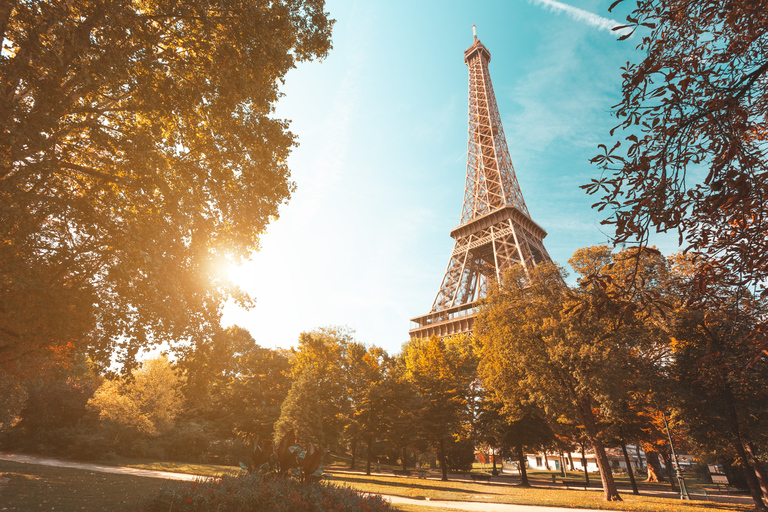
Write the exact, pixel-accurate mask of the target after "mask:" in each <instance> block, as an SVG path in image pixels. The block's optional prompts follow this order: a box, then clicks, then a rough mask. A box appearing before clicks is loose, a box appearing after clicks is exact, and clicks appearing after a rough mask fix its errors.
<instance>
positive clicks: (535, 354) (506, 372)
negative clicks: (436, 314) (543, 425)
mask: <svg viewBox="0 0 768 512" xmlns="http://www.w3.org/2000/svg"><path fill="white" fill-rule="evenodd" d="M589 252H593V253H597V254H602V253H603V251H601V250H593V251H587V253H589ZM577 256H579V253H577V255H576V256H575V259H576V257H577ZM575 266H576V267H578V264H577V265H575ZM582 285H583V286H581V287H579V288H578V289H576V290H572V289H570V288H569V287H568V286H566V285H565V283H564V276H563V274H562V273H561V270H560V269H559V268H558V267H557V266H556V265H554V264H551V263H549V264H541V265H538V266H536V267H535V268H534V269H528V271H527V272H526V271H525V270H524V269H522V268H512V269H510V270H509V271H508V272H507V273H506V274H505V276H504V279H503V282H502V283H501V284H500V285H497V286H494V287H492V288H491V290H490V292H489V294H488V297H487V299H486V301H485V305H484V307H483V308H482V309H481V311H480V313H479V315H478V318H477V323H476V335H477V337H478V340H479V342H480V376H481V379H482V381H483V384H484V386H486V387H487V388H488V389H489V390H491V391H493V392H494V393H495V394H496V395H497V396H498V397H500V398H501V399H502V400H503V402H504V403H505V404H507V403H515V402H524V401H525V400H526V399H527V398H528V397H530V399H531V400H532V401H533V402H534V403H536V404H538V405H539V406H540V407H541V408H543V409H544V411H545V412H546V414H547V415H548V416H550V417H553V418H558V417H560V416H563V417H564V418H566V419H568V420H570V421H572V422H574V423H577V424H578V425H581V426H582V428H583V429H584V432H585V434H586V436H587V437H588V439H589V442H590V444H591V445H592V448H593V450H594V453H595V456H596V459H597V464H598V467H599V468H600V476H601V478H602V480H603V489H604V492H605V499H606V500H608V501H613V500H620V499H621V498H620V497H619V494H618V491H617V489H616V484H615V482H614V480H613V476H612V474H611V469H610V466H609V464H608V458H607V456H606V453H605V448H604V446H603V442H602V439H601V437H602V436H601V432H600V425H599V423H600V420H601V419H602V418H601V415H602V416H603V417H605V416H609V415H610V414H611V411H615V410H617V405H618V404H619V403H620V402H621V400H622V399H623V398H625V397H626V396H627V393H628V392H629V391H630V388H629V386H630V385H631V383H632V382H634V378H633V376H635V377H636V376H637V375H638V371H637V369H638V367H639V366H640V365H639V358H638V357H637V352H638V348H639V347H638V343H637V340H638V339H639V336H638V335H637V333H636V332H635V331H636V330H637V329H638V328H639V326H638V323H637V321H636V319H635V317H634V315H627V313H626V311H627V310H626V308H624V307H621V308H618V307H614V306H612V305H611V301H608V302H606V297H610V296H611V294H610V293H606V289H604V288H602V287H599V286H593V285H591V284H590V282H589V281H583V282H582ZM608 291H609V292H613V290H611V289H608Z"/></svg>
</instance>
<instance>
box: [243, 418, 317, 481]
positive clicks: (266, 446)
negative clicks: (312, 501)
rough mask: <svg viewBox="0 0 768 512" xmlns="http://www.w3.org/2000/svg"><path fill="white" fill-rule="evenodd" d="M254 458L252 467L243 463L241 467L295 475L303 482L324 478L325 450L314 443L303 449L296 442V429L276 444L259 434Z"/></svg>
mask: <svg viewBox="0 0 768 512" xmlns="http://www.w3.org/2000/svg"><path fill="white" fill-rule="evenodd" d="M251 459H252V462H253V463H252V464H251V465H250V466H247V465H245V464H243V463H242V462H241V463H240V467H242V468H243V469H245V470H246V471H248V472H250V473H252V472H253V471H258V472H260V473H262V474H264V475H272V476H275V477H277V478H286V477H293V478H298V479H300V480H301V481H302V482H310V481H317V480H320V479H321V478H322V477H323V465H322V460H323V453H322V452H321V451H320V450H319V449H317V448H315V445H313V444H312V443H309V446H308V447H307V449H306V450H304V449H302V447H301V446H300V445H297V444H296V434H294V432H293V429H291V430H289V431H288V433H287V434H286V435H285V436H283V439H282V440H281V441H280V443H279V444H277V445H273V444H272V443H270V442H269V441H267V440H266V439H259V437H258V436H257V437H256V441H255V442H254V444H253V452H252V453H251Z"/></svg>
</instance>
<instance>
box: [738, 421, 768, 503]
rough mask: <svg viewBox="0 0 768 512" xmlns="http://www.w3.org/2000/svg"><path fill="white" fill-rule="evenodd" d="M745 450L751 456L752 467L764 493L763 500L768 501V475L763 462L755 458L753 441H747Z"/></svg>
mask: <svg viewBox="0 0 768 512" xmlns="http://www.w3.org/2000/svg"><path fill="white" fill-rule="evenodd" d="M745 437H746V436H745ZM744 449H745V451H746V453H747V455H748V456H749V460H750V463H751V464H752V467H753V468H754V470H755V476H756V477H757V481H758V483H759V484H760V489H762V491H763V499H768V475H766V474H765V466H764V464H763V462H762V461H761V460H759V459H758V458H757V457H755V451H756V450H755V447H754V446H753V445H752V441H747V442H746V443H745V444H744Z"/></svg>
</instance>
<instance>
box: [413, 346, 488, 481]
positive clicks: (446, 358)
mask: <svg viewBox="0 0 768 512" xmlns="http://www.w3.org/2000/svg"><path fill="white" fill-rule="evenodd" d="M403 359H404V361H405V365H406V377H407V379H408V380H409V381H410V382H411V383H412V384H413V386H414V388H415V389H416V390H417V391H418V392H419V394H420V395H421V397H422V400H423V402H422V407H423V409H422V411H421V415H420V418H419V423H420V425H421V430H422V432H423V435H424V436H425V437H426V438H428V439H430V440H431V442H432V443H433V444H434V446H435V449H436V451H437V452H438V456H439V458H440V468H441V470H442V473H443V475H442V479H443V480H448V462H447V459H446V456H447V450H448V446H449V443H451V442H452V441H453V440H461V439H462V438H466V437H468V436H469V434H470V433H471V421H472V407H473V404H472V403H471V400H472V385H473V383H474V381H475V380H476V378H477V358H476V356H475V354H474V349H473V344H472V340H471V339H469V338H468V337H467V336H465V335H459V336H453V337H450V338H446V339H440V338H438V337H436V336H433V337H431V338H429V339H426V338H425V339H419V338H417V339H412V340H410V341H409V342H407V343H406V344H405V345H404V346H403Z"/></svg>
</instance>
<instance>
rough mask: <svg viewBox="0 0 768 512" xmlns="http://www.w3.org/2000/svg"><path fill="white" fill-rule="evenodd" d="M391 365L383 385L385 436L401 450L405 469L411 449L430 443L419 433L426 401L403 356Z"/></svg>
mask: <svg viewBox="0 0 768 512" xmlns="http://www.w3.org/2000/svg"><path fill="white" fill-rule="evenodd" d="M392 363H393V364H391V365H390V366H389V367H388V368H387V373H386V375H385V378H384V381H383V382H382V385H383V387H384V389H383V390H382V394H383V395H384V406H385V410H384V413H383V414H384V415H386V417H387V428H386V430H385V432H384V437H385V439H386V440H387V441H388V442H389V443H390V444H391V445H392V446H394V447H395V448H397V449H398V451H400V452H401V457H400V463H401V465H402V468H403V471H406V470H407V469H408V448H411V449H413V450H418V449H422V448H425V447H426V446H427V444H426V442H425V439H424V438H423V437H422V436H421V434H420V432H419V417H420V415H421V411H422V410H423V403H424V400H423V398H422V397H421V395H419V393H418V392H417V390H416V388H415V387H414V385H413V384H412V383H411V381H409V380H408V378H407V369H406V368H405V360H404V359H403V357H402V355H401V356H399V357H397V358H395V360H394V361H393V362H392Z"/></svg>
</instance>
